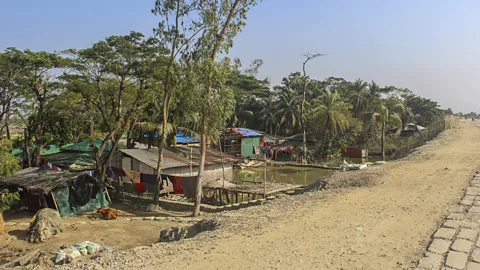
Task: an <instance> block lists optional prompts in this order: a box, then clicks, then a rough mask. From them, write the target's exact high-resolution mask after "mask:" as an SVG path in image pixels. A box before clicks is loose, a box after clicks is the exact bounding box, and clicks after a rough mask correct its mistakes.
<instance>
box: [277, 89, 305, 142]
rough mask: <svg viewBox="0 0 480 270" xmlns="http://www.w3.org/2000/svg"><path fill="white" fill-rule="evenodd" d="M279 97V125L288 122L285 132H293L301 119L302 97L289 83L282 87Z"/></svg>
mask: <svg viewBox="0 0 480 270" xmlns="http://www.w3.org/2000/svg"><path fill="white" fill-rule="evenodd" d="M278 97H279V100H278V108H277V109H278V110H277V112H278V115H279V116H280V123H279V126H282V125H284V124H286V125H285V132H286V133H288V131H290V133H292V132H293V130H294V129H295V128H296V127H297V125H298V122H299V119H300V97H299V95H298V94H297V92H296V91H295V90H293V89H292V88H291V87H290V86H289V85H285V86H283V87H281V92H280V93H279V95H278Z"/></svg>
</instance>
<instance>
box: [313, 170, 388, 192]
mask: <svg viewBox="0 0 480 270" xmlns="http://www.w3.org/2000/svg"><path fill="white" fill-rule="evenodd" d="M384 170H385V169H384V168H383V166H375V167H371V168H369V169H368V170H366V171H364V170H357V171H346V172H335V173H333V174H331V175H330V176H329V177H322V178H320V179H318V180H317V181H315V182H313V183H311V184H310V185H308V186H307V187H306V188H305V191H306V192H309V191H322V190H326V189H330V190H335V189H342V188H352V187H355V188H358V187H372V186H374V185H375V184H376V182H375V179H378V176H379V175H381V174H382V172H383V171H384Z"/></svg>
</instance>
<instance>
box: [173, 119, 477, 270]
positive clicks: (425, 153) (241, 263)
mask: <svg viewBox="0 0 480 270" xmlns="http://www.w3.org/2000/svg"><path fill="white" fill-rule="evenodd" d="M478 149H480V129H479V128H478V127H475V126H473V125H472V124H471V123H462V124H461V128H460V129H458V130H450V131H448V132H446V133H444V134H442V135H441V136H440V138H439V139H437V140H435V141H433V142H431V143H430V144H429V145H427V146H425V147H424V148H423V149H422V152H421V153H420V154H417V155H414V156H412V157H410V158H408V159H405V160H402V161H398V162H394V163H392V164H389V165H388V169H389V170H388V172H386V173H385V174H384V175H383V176H382V177H381V180H380V182H383V184H380V185H378V186H375V187H373V188H369V189H363V188H361V189H355V190H349V191H346V192H345V193H344V194H341V195H340V196H335V197H334V198H331V199H329V200H326V201H323V200H322V201H321V202H320V203H318V204H314V205H311V206H309V210H308V211H306V212H305V213H304V216H303V217H301V218H299V219H295V220H286V221H283V222H282V223H281V224H272V225H273V226H270V227H269V232H267V233H266V234H263V235H257V236H255V237H249V238H245V237H242V236H234V237H231V238H226V239H221V240H219V241H215V243H216V247H215V250H216V252H208V253H207V254H202V253H203V250H201V251H200V252H199V253H200V254H202V255H200V256H187V257H186V258H182V257H183V256H182V257H179V259H178V260H177V259H174V260H173V261H172V262H171V264H166V265H164V267H166V268H168V269H172V268H176V269H287V268H288V269H293V268H295V269H300V268H301V269H319V268H322V269H394V268H406V267H409V266H411V263H412V262H416V261H417V260H418V258H419V255H420V254H421V253H422V252H423V251H424V250H425V247H426V245H427V243H428V241H429V240H430V236H431V234H432V233H433V232H434V231H435V229H436V227H437V225H438V222H440V221H441V219H442V217H443V216H444V215H445V214H446V213H447V212H448V209H449V207H450V206H452V205H453V204H454V203H457V202H458V200H459V199H460V198H461V192H462V190H463V189H465V188H466V186H467V185H468V183H469V181H470V180H471V177H472V176H473V174H474V172H475V171H476V168H478V165H479V163H480V151H478ZM445 168H448V169H447V170H446V169H445ZM267 226H268V225H267ZM209 248H210V247H205V248H204V249H205V251H207V250H208V249H209ZM180 259H181V260H180ZM186 260H189V261H188V262H187V261H186Z"/></svg>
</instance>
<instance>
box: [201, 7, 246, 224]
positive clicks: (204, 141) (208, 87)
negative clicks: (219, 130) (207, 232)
mask: <svg viewBox="0 0 480 270" xmlns="http://www.w3.org/2000/svg"><path fill="white" fill-rule="evenodd" d="M240 2H241V1H240V0H235V2H234V3H233V5H232V8H231V9H230V12H229V14H228V17H227V19H226V20H225V23H224V24H223V26H222V30H221V31H220V33H219V34H218V35H216V41H215V45H214V47H213V50H212V54H211V55H210V59H209V60H210V61H211V63H210V64H211V65H212V66H211V67H210V70H209V71H208V72H209V74H208V77H207V82H206V95H205V103H204V107H203V108H204V110H203V115H202V124H201V135H200V138H201V140H200V141H201V147H200V162H199V165H198V178H197V187H196V192H195V203H194V207H193V216H194V217H196V216H198V215H199V214H200V204H201V201H202V176H203V171H204V169H205V153H206V151H207V119H208V112H209V111H210V98H211V93H212V85H213V69H214V68H215V67H214V66H213V65H214V63H215V58H216V57H217V53H218V51H219V50H220V46H221V45H222V44H221V42H222V40H223V37H224V36H225V33H226V32H227V28H228V27H230V23H231V21H232V18H233V17H234V15H235V10H236V9H237V6H238V5H239V4H240Z"/></svg>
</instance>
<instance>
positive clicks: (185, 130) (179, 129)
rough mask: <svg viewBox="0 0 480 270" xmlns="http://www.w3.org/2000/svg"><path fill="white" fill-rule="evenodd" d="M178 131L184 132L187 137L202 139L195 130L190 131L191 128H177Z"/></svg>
mask: <svg viewBox="0 0 480 270" xmlns="http://www.w3.org/2000/svg"><path fill="white" fill-rule="evenodd" d="M176 131H180V132H182V133H183V134H185V135H187V136H190V137H200V134H199V133H197V132H195V131H194V130H192V129H189V128H185V127H177V128H176Z"/></svg>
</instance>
